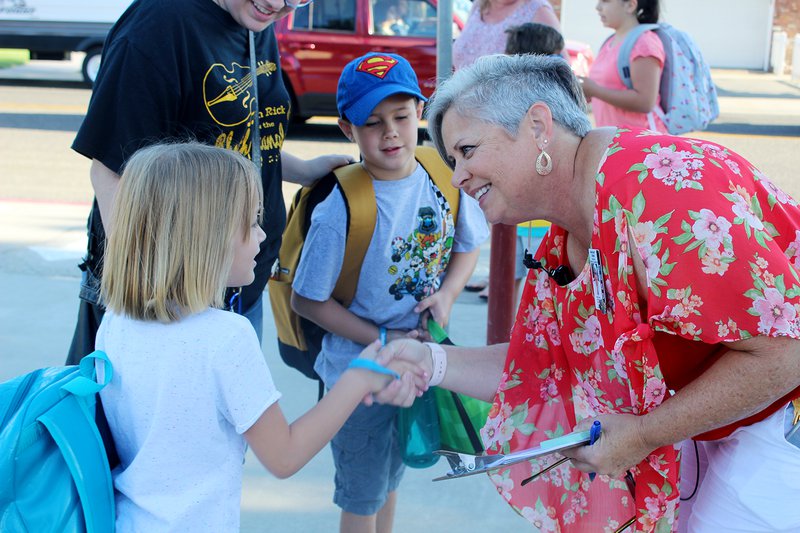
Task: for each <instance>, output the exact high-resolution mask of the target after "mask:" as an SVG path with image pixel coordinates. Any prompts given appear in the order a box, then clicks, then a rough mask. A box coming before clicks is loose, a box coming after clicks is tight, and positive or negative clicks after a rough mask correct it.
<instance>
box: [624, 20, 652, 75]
mask: <svg viewBox="0 0 800 533" xmlns="http://www.w3.org/2000/svg"><path fill="white" fill-rule="evenodd" d="M658 28H659V25H658V24H639V25H637V26H636V27H635V28H633V29H631V30H630V31H629V32H628V34H627V35H625V40H624V41H622V45H621V46H620V47H619V53H618V54H617V74H619V79H620V80H622V83H624V84H625V87H627V88H628V89H633V83H631V52H632V51H633V45H635V44H636V41H637V40H638V39H639V37H640V36H641V35H642V34H643V33H644V32H646V31H654V30H657V29H658Z"/></svg>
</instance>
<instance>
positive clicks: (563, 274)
mask: <svg viewBox="0 0 800 533" xmlns="http://www.w3.org/2000/svg"><path fill="white" fill-rule="evenodd" d="M522 264H523V265H525V266H526V267H527V268H528V269H529V270H530V269H533V268H540V269H542V270H544V271H545V272H547V275H548V276H550V279H552V280H553V281H555V282H556V283H557V284H558V285H560V286H561V287H563V286H564V285H567V284H569V283H571V282H572V281H573V280H574V279H575V274H573V273H572V270H571V269H570V268H569V267H568V266H567V265H558V266H557V267H556V268H552V269H551V268H547V267H545V266H544V265H543V264H542V262H541V261H539V260H538V259H534V258H533V256H532V255H531V254H530V252H529V251H528V250H525V256H524V257H523V259H522Z"/></svg>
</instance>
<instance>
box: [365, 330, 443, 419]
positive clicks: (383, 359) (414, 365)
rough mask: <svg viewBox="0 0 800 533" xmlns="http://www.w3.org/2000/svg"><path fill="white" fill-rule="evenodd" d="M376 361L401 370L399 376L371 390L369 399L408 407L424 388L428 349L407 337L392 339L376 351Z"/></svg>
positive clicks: (429, 362) (427, 373) (425, 385)
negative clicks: (379, 389) (397, 378)
mask: <svg viewBox="0 0 800 533" xmlns="http://www.w3.org/2000/svg"><path fill="white" fill-rule="evenodd" d="M376 360H377V362H378V363H380V364H382V365H386V366H388V367H389V368H392V369H393V370H396V371H399V370H398V369H401V370H402V375H403V379H400V380H395V381H394V382H393V383H390V384H389V385H388V386H387V387H386V388H384V389H383V390H382V391H380V392H377V393H375V394H374V395H373V398H372V400H374V401H377V402H380V403H386V404H391V405H399V406H402V407H408V406H409V405H411V404H412V403H413V402H414V399H415V398H417V397H418V396H421V395H422V393H423V392H424V391H426V390H427V389H428V379H429V378H430V376H431V366H432V361H431V356H430V348H428V347H427V346H425V345H424V344H422V343H420V342H418V341H415V340H413V339H408V338H406V339H400V340H396V341H392V342H390V343H389V344H387V345H386V346H384V347H383V348H382V349H381V350H380V352H378V356H377V359H376ZM365 403H367V404H368V405H369V403H368V402H365Z"/></svg>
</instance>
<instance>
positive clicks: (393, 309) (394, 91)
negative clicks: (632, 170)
mask: <svg viewBox="0 0 800 533" xmlns="http://www.w3.org/2000/svg"><path fill="white" fill-rule="evenodd" d="M424 101H425V97H424V96H423V95H422V93H421V92H420V89H419V85H418V82H417V76H416V74H415V73H414V70H413V69H412V67H411V65H410V64H409V63H408V61H406V60H405V59H404V58H402V57H400V56H398V55H394V54H379V53H371V54H367V55H365V56H363V57H360V58H357V59H355V60H353V61H351V62H350V63H349V64H348V65H347V66H345V68H344V71H343V72H342V75H341V77H340V79H339V87H338V93H337V105H338V108H339V114H340V115H341V118H340V119H339V127H340V128H341V129H342V131H343V132H344V134H345V135H346V136H347V138H348V139H350V140H351V141H354V142H356V143H357V144H358V147H359V150H360V152H361V156H362V161H361V163H356V164H360V165H363V167H364V169H365V170H366V171H367V172H368V173H369V174H370V175H371V177H372V184H373V187H374V190H375V201H376V205H377V221H376V224H375V231H374V233H373V235H372V239H371V241H370V245H369V249H368V251H367V254H366V256H365V258H364V261H363V264H362V267H361V272H360V276H359V279H358V286H357V289H356V293H355V297H354V298H353V301H352V303H351V304H350V306H349V307H347V308H345V307H344V306H342V305H341V304H340V303H339V302H337V301H336V300H334V299H332V298H331V294H332V292H333V288H334V286H335V284H336V280H337V279H338V277H339V272H340V271H341V266H342V261H343V257H344V249H345V238H346V236H347V208H346V205H345V202H344V199H343V197H342V193H341V192H340V191H339V189H338V188H334V190H333V191H332V192H331V194H330V195H329V196H328V197H327V198H326V199H325V200H324V201H323V202H322V203H320V204H319V205H318V206H317V207H316V208H315V209H314V212H313V215H312V217H311V227H310V229H309V231H308V235H307V237H306V241H305V246H304V248H303V255H302V257H301V259H300V264H299V265H298V268H297V272H296V275H295V280H294V283H293V290H294V294H293V297H292V306H293V308H294V309H295V311H296V312H297V313H298V314H300V315H301V316H304V317H306V318H308V319H309V320H311V321H313V322H315V323H317V324H319V325H320V326H322V327H323V328H324V329H325V330H327V331H328V332H329V333H327V334H326V335H325V337H324V338H323V341H322V351H321V352H320V354H319V356H318V357H317V362H316V366H315V370H316V371H317V373H318V374H319V375H320V377H321V378H322V380H323V381H324V382H325V385H326V386H327V387H332V386H333V385H334V384H335V383H338V381H339V380H340V379H341V373H342V371H343V370H344V369H346V368H347V366H348V364H349V363H350V361H351V360H353V358H355V357H356V356H357V355H358V353H359V352H361V350H363V348H364V346H365V345H368V344H370V343H371V342H373V341H375V339H381V340H383V341H387V340H392V339H395V338H399V337H401V336H405V335H407V334H408V332H410V331H415V330H416V329H417V328H418V326H419V325H420V323H422V324H424V323H425V320H426V318H427V316H428V315H430V316H432V317H433V319H434V320H436V321H437V322H438V323H439V324H440V325H442V326H445V325H446V324H447V322H448V320H449V317H450V311H451V309H452V306H453V302H454V301H455V299H456V297H457V296H458V294H459V293H460V292H461V290H462V289H463V287H464V284H465V283H466V281H467V279H468V278H469V276H470V274H471V273H472V270H473V268H474V267H475V264H476V262H477V260H478V253H479V246H480V244H481V243H482V242H483V241H484V240H485V239H486V238H487V236H488V228H487V224H486V220H485V218H484V216H483V213H482V212H481V210H480V208H479V207H478V204H477V202H475V200H474V199H472V198H471V197H469V196H467V195H466V194H464V193H463V192H459V194H460V196H459V208H458V220H456V221H454V220H453V215H452V212H451V210H450V206H449V204H448V203H447V201H446V200H445V199H444V196H443V195H442V193H441V191H440V190H439V189H438V188H437V187H436V185H435V184H434V182H433V181H432V179H431V178H430V177H429V176H428V174H427V173H426V171H425V169H424V168H423V167H422V165H420V164H419V163H418V162H417V160H416V159H415V157H414V152H415V148H416V146H417V135H418V128H419V119H420V117H421V116H422V105H423V102H424ZM448 264H449V266H448ZM445 270H446V272H445ZM396 415H397V408H396V407H394V406H390V405H377V404H376V405H372V406H369V407H366V406H360V407H358V408H357V409H356V411H355V412H354V413H353V415H352V416H351V417H350V418H349V419H348V421H347V422H346V423H345V425H344V427H343V428H342V430H341V431H339V433H338V434H337V435H336V436H335V437H334V438H333V440H332V441H331V448H332V451H333V458H334V464H335V466H336V477H335V485H336V489H335V493H334V503H336V504H337V505H338V506H339V507H341V509H342V516H341V522H340V530H341V531H342V532H353V531H359V532H362V531H363V532H376V531H380V532H382V533H386V532H389V531H391V529H392V522H393V516H394V510H395V506H396V499H397V495H396V489H397V487H398V485H399V483H400V479H401V477H402V474H403V469H404V466H403V463H402V460H401V456H400V450H399V446H398V444H399V443H398V440H397V430H396V425H395V417H396Z"/></svg>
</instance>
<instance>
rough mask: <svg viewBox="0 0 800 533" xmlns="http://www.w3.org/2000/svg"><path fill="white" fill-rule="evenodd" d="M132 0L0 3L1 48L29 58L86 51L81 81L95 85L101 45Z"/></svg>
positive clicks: (0, 0)
mask: <svg viewBox="0 0 800 533" xmlns="http://www.w3.org/2000/svg"><path fill="white" fill-rule="evenodd" d="M131 1H132V0H83V1H81V0H0V48H21V49H25V50H28V51H29V52H30V56H31V59H69V57H70V53H71V52H85V53H86V58H85V59H84V60H83V66H82V68H81V71H82V73H83V79H84V80H85V81H86V82H87V83H89V84H92V83H94V80H95V78H96V77H97V71H98V69H99V68H100V58H101V54H102V52H103V42H104V41H105V39H106V34H108V30H109V29H111V26H112V25H113V24H114V22H116V20H117V19H118V18H119V16H120V15H122V13H123V12H124V11H125V9H126V8H127V7H128V5H130V3H131Z"/></svg>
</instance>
